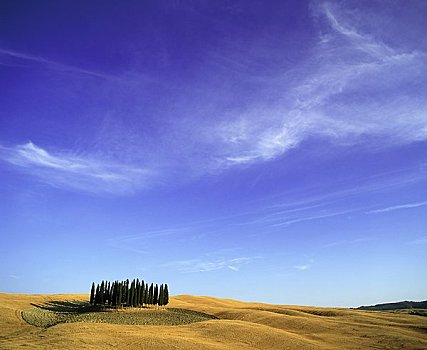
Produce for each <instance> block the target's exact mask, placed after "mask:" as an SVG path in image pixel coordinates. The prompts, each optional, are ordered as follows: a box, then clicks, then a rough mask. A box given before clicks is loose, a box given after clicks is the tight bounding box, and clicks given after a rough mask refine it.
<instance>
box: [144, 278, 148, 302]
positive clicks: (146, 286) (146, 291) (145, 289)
mask: <svg viewBox="0 0 427 350" xmlns="http://www.w3.org/2000/svg"><path fill="white" fill-rule="evenodd" d="M148 294H149V291H148V283H146V284H145V288H144V304H145V305H148Z"/></svg>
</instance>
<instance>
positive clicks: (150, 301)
mask: <svg viewBox="0 0 427 350" xmlns="http://www.w3.org/2000/svg"><path fill="white" fill-rule="evenodd" d="M153 300H154V285H153V283H151V285H150V289H149V290H148V304H149V305H153Z"/></svg>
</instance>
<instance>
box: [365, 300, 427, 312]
mask: <svg viewBox="0 0 427 350" xmlns="http://www.w3.org/2000/svg"><path fill="white" fill-rule="evenodd" d="M358 309H359V310H377V311H379V310H400V309H427V300H424V301H398V302H396V303H384V304H376V305H369V306H360V307H358Z"/></svg>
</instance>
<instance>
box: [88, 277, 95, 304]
mask: <svg viewBox="0 0 427 350" xmlns="http://www.w3.org/2000/svg"><path fill="white" fill-rule="evenodd" d="M89 302H90V303H91V304H92V305H93V303H94V302H95V282H92V288H91V290H90V301H89Z"/></svg>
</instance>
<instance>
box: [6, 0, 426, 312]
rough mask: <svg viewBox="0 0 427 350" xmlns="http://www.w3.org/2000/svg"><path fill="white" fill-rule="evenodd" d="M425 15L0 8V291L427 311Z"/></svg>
mask: <svg viewBox="0 0 427 350" xmlns="http://www.w3.org/2000/svg"><path fill="white" fill-rule="evenodd" d="M426 18H427V2H426V1H415V0H411V1H403V0H401V1H255V0H253V1H238V0H236V1H202V0H200V1H112V0H111V1H95V0H91V1H53V0H52V1H47V0H41V1H23V0H13V1H12V0H0V81H1V93H0V194H1V196H0V236H1V245H0V292H14V293H75V292H89V290H90V286H91V283H92V281H95V282H99V281H100V280H102V279H106V280H115V279H120V280H122V279H126V278H130V279H132V278H136V277H138V278H143V279H145V280H147V281H150V282H157V283H168V284H169V286H170V292H171V294H172V295H176V294H194V295H210V296H218V297H226V298H235V299H241V300H248V301H263V302H270V303H280V304H301V305H320V306H359V305H368V304H375V303H381V302H392V301H399V300H425V299H427V280H426V278H425V270H426V267H427V98H426V97H427V25H426V24H425V19H426Z"/></svg>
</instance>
